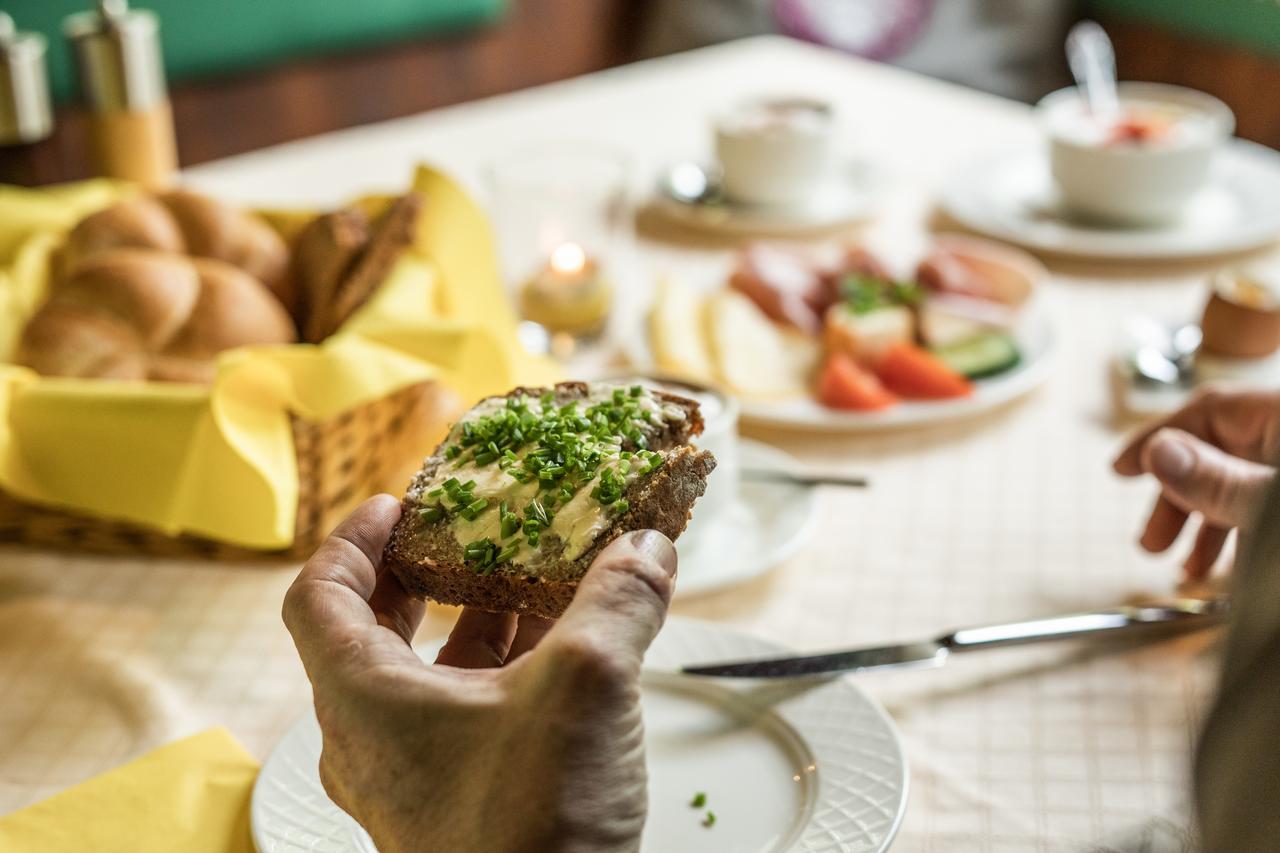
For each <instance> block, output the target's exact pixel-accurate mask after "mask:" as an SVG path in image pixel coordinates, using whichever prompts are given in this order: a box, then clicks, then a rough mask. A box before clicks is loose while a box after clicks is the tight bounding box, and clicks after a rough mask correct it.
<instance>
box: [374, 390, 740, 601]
mask: <svg viewBox="0 0 1280 853" xmlns="http://www.w3.org/2000/svg"><path fill="white" fill-rule="evenodd" d="M605 387H606V386H588V385H587V384H586V383H582V382H565V383H561V384H559V385H557V386H555V388H554V389H542V388H533V389H530V388H517V389H515V390H513V391H511V392H510V393H509V394H507V395H506V397H507V398H510V397H517V398H518V397H528V398H535V399H536V398H538V397H540V396H541V395H542V394H544V393H546V392H547V391H548V390H550V391H552V392H553V393H554V398H555V403H556V405H557V406H561V405H564V404H566V403H568V402H571V401H582V402H583V403H584V404H585V403H590V402H591V401H593V400H598V399H599V397H600V395H601V393H603V392H602V391H601V389H602V388H605ZM608 387H609V388H610V389H611V388H612V386H608ZM645 393H646V394H649V395H651V398H652V399H653V400H654V401H655V403H656V404H657V405H659V406H661V407H662V410H663V411H664V412H672V413H673V414H674V413H677V412H678V413H679V417H672V418H670V419H667V418H661V419H655V420H656V421H657V422H655V423H651V424H647V425H645V429H644V436H645V440H646V442H647V445H648V449H649V450H651V451H654V452H656V453H658V454H660V456H661V464H660V466H659V467H657V468H656V470H653V471H651V472H649V473H646V474H641V475H638V476H636V477H634V479H632V480H631V481H630V482H628V483H627V484H626V487H625V490H624V491H623V492H622V500H623V501H625V504H621V503H620V504H619V505H625V506H626V509H625V510H623V511H620V512H617V514H616V515H613V516H612V517H608V516H605V515H602V516H601V518H602V519H603V520H605V521H607V524H605V526H603V528H602V529H601V530H600V531H599V532H598V533H595V534H594V536H593V537H592V538H590V540H589V544H588V545H586V547H585V549H582V548H581V545H582V543H581V542H579V543H577V547H579V549H580V550H581V553H579V554H576V555H574V556H573V558H572V559H569V558H566V556H565V553H564V552H565V550H566V543H565V542H564V541H562V540H560V539H559V538H557V537H556V536H554V535H550V533H549V532H548V533H547V534H544V535H543V537H542V538H541V540H540V542H539V544H538V547H537V549H536V551H535V552H534V553H533V554H532V555H527V559H526V564H523V565H522V564H520V563H514V562H508V563H499V564H497V565H493V566H487V567H485V568H484V569H479V568H478V567H477V566H476V565H475V563H474V561H472V562H471V563H469V562H468V560H467V558H466V556H465V548H464V543H462V542H460V541H459V539H458V537H457V535H455V528H454V527H452V526H451V521H450V520H449V519H443V520H437V521H426V520H424V518H423V517H422V513H421V510H422V509H423V507H424V506H425V505H429V504H430V499H429V498H428V497H427V494H428V491H429V486H430V485H431V484H432V483H435V482H439V480H440V477H442V476H443V474H444V473H445V472H444V471H443V470H442V468H443V466H452V465H453V463H451V462H450V460H449V459H448V458H447V454H446V449H447V448H448V447H449V446H450V444H456V443H457V442H458V441H459V436H460V429H461V427H460V426H455V427H454V429H453V430H451V431H450V436H449V437H448V438H446V439H445V441H444V442H443V443H442V444H441V445H440V447H438V448H437V449H436V451H435V453H434V454H432V456H431V457H430V458H429V459H427V461H426V463H425V465H424V466H423V468H422V470H421V471H419V473H418V475H417V476H416V477H415V478H414V481H413V483H412V484H411V485H410V487H409V490H408V493H407V494H406V496H405V499H404V504H403V515H402V517H401V519H400V522H399V523H398V524H397V525H396V527H395V530H394V531H392V534H391V540H390V542H389V543H388V544H387V548H386V551H385V553H384V555H383V560H384V562H385V563H386V565H387V566H388V567H389V568H390V569H391V570H392V571H393V572H395V574H396V576H397V577H398V578H399V579H400V582H401V583H402V584H403V585H404V587H405V589H406V590H408V591H409V593H410V594H412V595H415V596H418V597H421V598H429V599H432V600H434V601H438V602H441V603H443V604H460V605H465V606H470V607H478V608H481V609H484V610H491V611H497V612H511V613H520V614H532V615H537V616H544V617H548V618H554V617H557V616H559V615H560V614H561V613H563V612H564V609H565V608H566V607H568V605H569V602H570V601H571V600H572V599H573V595H574V592H575V591H576V590H577V587H578V581H579V580H580V579H581V578H582V576H583V574H584V573H585V572H586V570H587V568H588V567H589V566H590V565H591V561H592V560H593V559H595V557H596V555H597V554H598V553H599V552H600V551H601V550H602V549H603V548H604V547H605V546H606V545H608V544H609V543H610V542H612V541H613V540H614V539H616V538H617V537H618V536H620V535H622V534H624V533H627V532H629V531H632V530H643V529H653V530H658V531H660V532H662V533H663V534H665V535H666V536H667V537H669V538H671V539H673V540H674V539H675V538H676V537H678V536H679V535H680V534H681V533H682V532H684V528H685V525H686V524H687V523H688V520H689V513H690V510H691V509H692V507H693V503H694V501H696V500H697V499H698V498H699V497H701V495H702V493H703V492H704V491H705V489H706V481H707V477H708V475H710V473H711V471H712V469H714V468H715V458H714V457H713V456H712V455H711V454H710V453H708V452H706V451H704V450H699V449H697V448H695V447H692V446H691V445H690V444H689V443H688V442H689V440H690V439H691V438H693V437H694V436H696V435H698V434H699V433H701V432H702V428H703V421H702V416H701V414H700V413H699V411H698V405H697V403H696V402H694V401H693V400H689V399H687V398H684V397H677V396H675V395H671V394H666V393H663V392H660V391H647V390H646V392H645ZM494 400H505V398H489V400H486V401H483V402H482V403H481V405H484V404H485V403H489V404H492V403H493V401H494ZM473 411H474V410H473ZM466 420H467V419H466V418H464V419H463V421H464V422H465V421H466ZM625 446H627V443H626V442H625V441H624V447H625ZM450 470H452V468H450Z"/></svg>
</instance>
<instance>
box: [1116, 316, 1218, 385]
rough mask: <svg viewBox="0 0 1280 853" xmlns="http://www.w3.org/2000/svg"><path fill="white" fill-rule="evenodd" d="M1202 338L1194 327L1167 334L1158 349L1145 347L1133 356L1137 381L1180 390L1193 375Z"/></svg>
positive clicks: (1181, 327) (1155, 345) (1183, 327)
mask: <svg viewBox="0 0 1280 853" xmlns="http://www.w3.org/2000/svg"><path fill="white" fill-rule="evenodd" d="M1203 338H1204V336H1203V334H1202V333H1201V331H1200V327H1199V326H1198V325H1196V324H1195V323H1186V324H1184V325H1182V326H1178V327H1177V328H1176V329H1174V330H1172V331H1171V332H1168V333H1167V337H1166V338H1165V339H1164V341H1163V343H1162V345H1157V344H1155V343H1154V342H1149V343H1146V344H1144V345H1142V346H1140V347H1138V349H1137V350H1136V351H1135V352H1134V353H1133V361H1132V363H1133V369H1134V371H1135V372H1136V373H1137V375H1138V376H1139V377H1141V378H1142V379H1145V380H1146V381H1148V382H1152V383H1155V384H1157V385H1168V386H1172V387H1182V386H1185V385H1187V384H1189V383H1190V382H1191V380H1192V378H1193V377H1194V374H1195V359H1196V353H1198V352H1199V351H1200V344H1201V342H1202V340H1203Z"/></svg>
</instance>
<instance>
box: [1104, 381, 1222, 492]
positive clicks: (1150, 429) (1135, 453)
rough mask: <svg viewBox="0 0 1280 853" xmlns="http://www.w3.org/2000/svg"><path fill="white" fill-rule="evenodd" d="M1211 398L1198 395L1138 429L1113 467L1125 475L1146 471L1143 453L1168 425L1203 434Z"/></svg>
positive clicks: (1132, 475) (1136, 474) (1129, 475)
mask: <svg viewBox="0 0 1280 853" xmlns="http://www.w3.org/2000/svg"><path fill="white" fill-rule="evenodd" d="M1211 399H1212V398H1211V397H1210V396H1209V395H1201V396H1198V397H1196V398H1195V399H1193V400H1192V401H1191V402H1190V403H1188V404H1187V405H1185V406H1183V407H1182V408H1181V409H1179V410H1178V411H1176V412H1174V413H1173V414H1172V415H1169V416H1168V417H1166V418H1161V419H1160V420H1158V421H1156V422H1155V423H1152V424H1149V425H1147V426H1145V427H1143V428H1142V429H1141V430H1139V431H1138V434H1137V435H1135V436H1134V437H1133V438H1131V439H1129V443H1128V444H1126V445H1125V447H1124V450H1121V451H1120V453H1119V455H1117V456H1116V459H1115V462H1113V463H1112V468H1114V469H1115V472H1116V473H1117V474H1120V475H1121V476H1124V477H1136V476H1138V475H1139V474H1143V473H1146V469H1145V468H1143V467H1142V454H1143V451H1144V449H1145V447H1146V445H1147V441H1148V439H1150V438H1151V437H1152V436H1153V435H1155V434H1156V433H1157V432H1159V431H1160V430H1162V429H1164V428H1166V427H1173V428H1176V429H1181V430H1184V431H1186V432H1190V433H1194V434H1196V435H1203V434H1204V432H1205V431H1206V429H1207V426H1208V418H1207V417H1206V412H1205V409H1206V407H1207V405H1209V402H1208V401H1209V400H1211Z"/></svg>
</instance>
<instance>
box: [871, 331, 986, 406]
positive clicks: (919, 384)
mask: <svg viewBox="0 0 1280 853" xmlns="http://www.w3.org/2000/svg"><path fill="white" fill-rule="evenodd" d="M876 374H877V375H878V376H879V377H880V381H881V382H883V383H884V386H885V387H886V388H888V389H889V390H890V391H892V392H893V393H895V394H898V395H899V396H902V397H907V398H910V399H915V400H946V399H951V398H954V397H968V396H969V395H970V394H972V393H973V383H972V382H970V381H969V380H968V379H966V378H965V377H964V376H962V375H961V374H959V373H957V372H955V371H954V370H952V369H951V368H950V367H948V366H947V365H946V364H945V363H944V362H943V361H942V360H941V359H939V358H938V357H937V356H935V355H934V354H933V353H930V352H928V351H926V350H923V349H921V348H920V347H918V346H916V345H915V344H906V343H896V344H893V345H892V346H890V347H889V348H888V349H887V350H885V353H884V356H883V357H882V358H881V359H880V362H879V364H877V365H876Z"/></svg>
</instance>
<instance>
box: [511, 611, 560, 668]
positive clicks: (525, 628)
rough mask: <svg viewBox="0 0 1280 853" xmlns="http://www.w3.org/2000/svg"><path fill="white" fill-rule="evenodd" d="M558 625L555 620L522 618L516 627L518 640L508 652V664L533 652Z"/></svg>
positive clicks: (513, 641)
mask: <svg viewBox="0 0 1280 853" xmlns="http://www.w3.org/2000/svg"><path fill="white" fill-rule="evenodd" d="M555 624H556V620H554V619H543V618H542V617H541V616H521V617H520V621H519V624H518V625H517V627H516V638H515V639H514V640H512V642H511V651H509V652H507V663H511V662H512V661H513V660H515V659H516V658H518V657H520V656H521V655H523V654H525V653H526V652H529V651H531V650H532V649H533V648H534V646H536V645H538V643H540V642H542V638H543V637H545V636H546V635H547V632H548V631H550V630H551V629H552V628H553V627H554V626H555Z"/></svg>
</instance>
